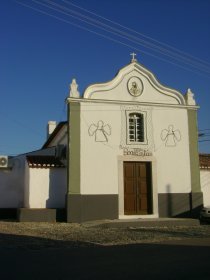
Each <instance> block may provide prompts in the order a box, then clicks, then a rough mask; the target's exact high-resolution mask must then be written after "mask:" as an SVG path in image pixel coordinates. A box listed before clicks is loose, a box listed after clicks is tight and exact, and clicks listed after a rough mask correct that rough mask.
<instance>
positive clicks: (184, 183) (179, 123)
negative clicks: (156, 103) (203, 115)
mask: <svg viewBox="0 0 210 280" xmlns="http://www.w3.org/2000/svg"><path fill="white" fill-rule="evenodd" d="M152 115H153V116H152V119H153V132H154V134H153V135H154V156H155V158H156V161H157V174H158V176H157V185H158V192H159V193H189V192H190V191H191V176H190V156H189V136H188V119H187V110H186V109H185V108H183V109H182V108H165V107H155V108H153V111H152ZM170 125H173V130H174V131H175V133H177V134H178V135H179V136H180V140H179V141H178V140H177V139H176V138H175V136H174V135H172V136H169V135H168V137H170V139H169V138H168V137H167V131H169V126H170ZM161 135H162V137H161ZM163 136H164V137H163ZM165 137H166V138H165ZM164 139H165V140H164ZM167 139H168V140H169V142H168V143H167Z"/></svg>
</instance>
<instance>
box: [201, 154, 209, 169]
mask: <svg viewBox="0 0 210 280" xmlns="http://www.w3.org/2000/svg"><path fill="white" fill-rule="evenodd" d="M199 160H200V168H201V169H210V154H200V155H199Z"/></svg>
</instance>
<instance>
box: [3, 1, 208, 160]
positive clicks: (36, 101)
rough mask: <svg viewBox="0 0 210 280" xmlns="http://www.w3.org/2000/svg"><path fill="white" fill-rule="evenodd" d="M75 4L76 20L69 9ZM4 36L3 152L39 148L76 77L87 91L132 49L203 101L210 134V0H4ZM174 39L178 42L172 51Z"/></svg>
mask: <svg viewBox="0 0 210 280" xmlns="http://www.w3.org/2000/svg"><path fill="white" fill-rule="evenodd" d="M50 2H53V3H54V4H57V5H60V7H62V9H63V12H64V13H60V12H59V11H58V7H59V6H55V5H53V6H52V4H50ZM68 2H69V3H68ZM20 3H22V4H23V5H21V4H20ZM40 3H42V4H45V6H44V5H41V4H40ZM72 4H73V5H74V6H73V5H72ZM24 5H28V6H30V7H32V8H29V7H26V6H24ZM75 5H77V6H78V7H76V6H75ZM49 6H51V7H54V8H56V10H52V9H50V8H49ZM79 7H80V8H79ZM81 8H83V10H82V9H81ZM37 9H38V10H39V11H38V10H37ZM67 9H68V10H67ZM70 9H71V13H73V14H72V15H74V16H75V15H76V18H77V19H76V18H73V17H70V16H69V15H67V13H70ZM84 9H85V10H84ZM87 10H88V11H91V12H92V14H90V13H88V12H87ZM72 11H73V12H72ZM75 12H76V13H80V14H81V13H82V14H83V15H85V16H88V17H91V19H94V20H98V21H100V22H103V24H107V25H109V26H112V28H118V29H119V28H120V30H121V31H122V32H124V33H123V36H124V35H125V34H127V35H130V36H135V37H137V38H138V40H144V42H143V41H141V43H142V42H143V43H144V44H145V43H146V44H148V43H150V47H151V48H148V47H145V46H142V45H138V44H137V43H136V42H134V40H132V41H129V40H128V39H126V38H125V36H124V37H122V36H121V37H119V36H116V35H115V34H113V33H109V32H107V31H105V30H101V29H98V28H97V27H96V26H91V25H88V24H87V23H85V22H84V21H83V22H82V21H79V20H78V18H79V14H75ZM96 15H100V16H101V17H103V18H101V17H100V18H99V17H97V16H96ZM104 18H106V19H109V20H110V21H105V19H104ZM83 19H84V18H83ZM111 21H112V22H111ZM113 21H114V22H117V23H118V24H120V25H123V26H125V27H126V28H129V29H130V30H128V29H122V27H121V26H119V25H113ZM72 23H73V24H74V25H73V24H72ZM76 25H77V26H76ZM84 28H86V29H88V30H90V31H91V32H89V31H88V30H85V29H84ZM131 29H132V30H135V31H136V32H138V34H137V33H134V32H133V31H131ZM110 30H111V29H110ZM113 30H114V29H112V32H113ZM94 32H95V33H94ZM96 33H100V35H99V34H96ZM0 35H1V36H0V39H1V41H0V96H1V107H0V127H1V139H0V154H3V155H14V154H20V153H25V152H28V151H32V150H36V149H39V148H40V147H41V146H42V145H43V143H44V142H45V140H46V125H47V122H48V121H49V120H56V121H57V122H59V121H63V120H66V106H65V98H66V97H67V95H68V91H69V84H70V82H71V80H72V78H76V79H77V82H78V84H79V91H80V92H81V93H83V91H84V89H85V88H86V87H87V86H88V85H89V84H92V83H97V82H105V81H108V80H110V79H112V78H113V77H114V76H115V74H116V72H117V71H118V70H119V69H120V68H121V67H123V66H125V65H126V64H128V63H129V61H130V55H129V54H130V53H131V52H132V51H135V52H136V53H137V54H138V56H137V58H138V61H139V62H140V63H141V64H143V65H144V66H145V67H146V68H148V69H149V70H151V71H152V72H153V73H154V74H155V76H156V77H157V79H158V80H159V81H160V82H161V83H162V84H164V85H167V86H169V87H171V88H175V89H177V90H179V91H181V92H182V93H183V94H184V93H186V91H187V88H191V90H192V91H193V92H194V93H195V98H196V101H197V103H198V105H200V109H199V111H198V126H199V129H200V130H205V129H209V131H208V130H205V131H203V132H205V133H206V136H204V137H203V138H201V140H208V139H210V136H208V134H209V135H210V109H209V105H210V51H209V50H210V0H129V1H122V0H106V1H105V0H77V1H76V0H72V1H63V0H59V1H51V0H49V1H48V0H45V1H44V0H37V1H32V0H18V1H15V0H0ZM101 35H102V36H101ZM121 35H122V33H121ZM143 35H144V36H147V37H143ZM104 36H106V38H105V37H104ZM107 37H109V39H108V38H107ZM152 39H153V40H152ZM154 40H155V41H154ZM139 42H140V41H139ZM160 42H162V43H164V44H165V45H160ZM151 44H153V45H151ZM169 46H171V47H173V48H174V49H170V50H171V51H172V52H171V53H170V57H167V56H166V55H165V53H166V50H165V49H167V50H168V49H169ZM156 47H159V48H164V50H163V49H161V53H160V52H157V51H155V50H156ZM177 49H178V50H180V51H181V52H182V53H179V54H181V55H182V58H181V60H179V61H178V60H176V59H175V58H174V56H175V55H176V54H177ZM159 50H160V49H159ZM188 55H190V57H188ZM186 59H188V60H187V63H190V64H191V65H189V64H187V63H186ZM197 59H199V61H198V60H197ZM195 63H196V65H195ZM192 64H193V65H194V66H193V65H192ZM185 68H186V69H185ZM199 149H200V152H205V153H210V142H207V141H204V142H200V144H199Z"/></svg>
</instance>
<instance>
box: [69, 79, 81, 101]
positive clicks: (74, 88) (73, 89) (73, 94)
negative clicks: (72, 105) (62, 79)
mask: <svg viewBox="0 0 210 280" xmlns="http://www.w3.org/2000/svg"><path fill="white" fill-rule="evenodd" d="M77 88H78V84H77V82H76V79H72V83H71V84H70V92H69V95H70V97H74V98H79V97H80V94H79V91H78V90H77Z"/></svg>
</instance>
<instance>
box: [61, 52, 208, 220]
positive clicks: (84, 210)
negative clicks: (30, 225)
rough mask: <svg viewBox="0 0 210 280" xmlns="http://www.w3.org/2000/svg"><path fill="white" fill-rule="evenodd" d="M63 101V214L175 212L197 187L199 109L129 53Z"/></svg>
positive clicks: (198, 201) (195, 203)
mask: <svg viewBox="0 0 210 280" xmlns="http://www.w3.org/2000/svg"><path fill="white" fill-rule="evenodd" d="M67 104H68V105H67V106H68V129H69V133H68V135H69V137H68V158H69V164H68V166H67V174H68V182H67V200H66V201H67V221H68V222H83V221H87V220H97V219H124V218H126V219H127V218H150V217H151V218H158V217H179V216H184V215H188V214H189V213H191V214H192V213H193V211H196V209H198V208H199V207H200V206H201V205H202V203H203V197H202V192H201V187H200V171H199V155H198V146H197V143H198V131H197V109H198V106H196V103H195V100H194V96H193V93H192V92H191V90H190V89H189V90H188V91H187V93H186V95H185V96H183V95H182V94H181V93H180V92H178V91H176V90H174V89H171V88H168V87H165V86H163V85H161V84H160V83H159V82H158V81H157V79H156V78H155V76H154V75H153V74H152V73H151V72H150V71H149V70H147V69H146V68H144V67H143V66H142V65H141V64H139V63H138V62H137V60H136V59H135V58H134V56H133V59H132V60H131V62H130V63H129V64H128V65H127V66H125V67H124V68H122V69H121V70H120V71H119V72H118V73H117V75H116V76H115V77H114V79H113V80H111V81H109V82H107V83H101V84H93V85H91V86H89V87H88V88H87V89H86V90H85V92H84V95H83V97H80V95H79V93H78V90H77V84H76V81H75V80H73V82H72V84H71V91H70V96H69V97H68V98H67Z"/></svg>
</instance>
